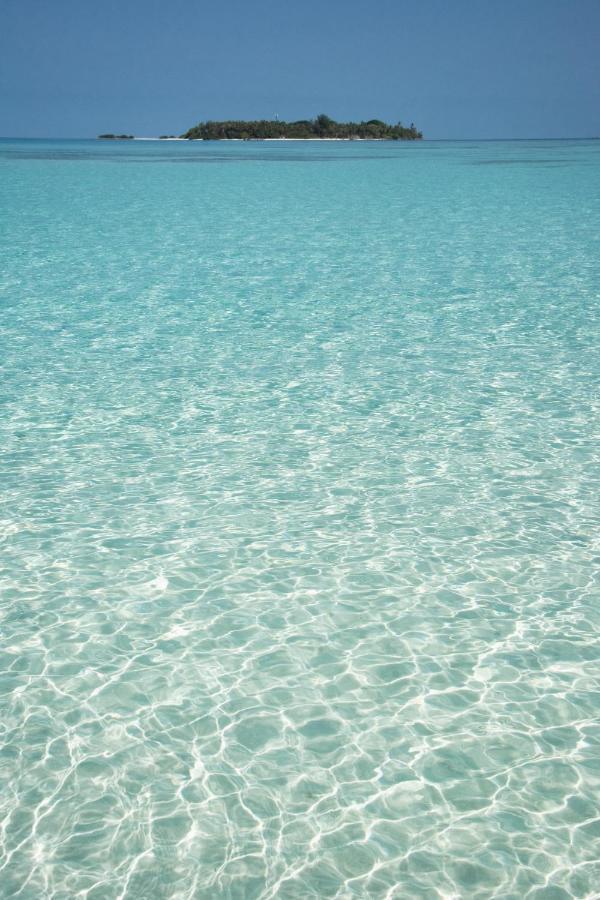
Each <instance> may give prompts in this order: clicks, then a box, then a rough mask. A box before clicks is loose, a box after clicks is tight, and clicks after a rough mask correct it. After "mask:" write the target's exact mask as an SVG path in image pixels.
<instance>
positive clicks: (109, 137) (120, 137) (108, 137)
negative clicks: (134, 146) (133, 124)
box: [98, 134, 133, 141]
mask: <svg viewBox="0 0 600 900" xmlns="http://www.w3.org/2000/svg"><path fill="white" fill-rule="evenodd" d="M98 140H99V141H132V140H133V135H132V134H99V135H98Z"/></svg>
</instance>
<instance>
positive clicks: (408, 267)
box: [0, 140, 600, 900]
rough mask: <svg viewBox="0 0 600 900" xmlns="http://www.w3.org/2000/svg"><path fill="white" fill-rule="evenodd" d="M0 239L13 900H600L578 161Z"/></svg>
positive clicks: (103, 188)
mask: <svg viewBox="0 0 600 900" xmlns="http://www.w3.org/2000/svg"><path fill="white" fill-rule="evenodd" d="M0 209H1V215H0V253H1V257H0V258H1V262H0V267H1V286H0V377H1V381H0V401H1V406H0V486H1V492H0V559H1V569H0V598H1V599H0V642H1V652H0V810H1V813H0V817H1V819H2V825H1V828H0V897H2V898H9V897H10V898H13V897H19V898H23V900H40V898H53V900H70V898H80V900H117V898H124V900H134V898H136V900H137V898H139V900H155V898H158V900H161V898H169V900H186V898H189V900H194V898H198V900H225V898H228V900H252V898H256V900H267V898H281V900H310V898H315V900H317V898H318V900H321V898H330V897H331V898H340V900H341V898H381V900H384V898H386V900H391V898H402V900H403V898H408V900H413V898H423V900H435V898H446V900H450V898H469V900H471V898H473V900H477V898H507V900H508V898H510V900H523V898H527V900H563V898H564V900H568V898H592V897H596V898H597V897H600V862H599V858H600V640H599V638H600V590H599V581H598V563H599V561H600V541H599V538H600V469H599V446H600V441H599V430H600V429H599V421H600V417H599V411H600V410H599V407H600V401H599V391H598V388H599V385H600V379H599V375H600V357H599V337H600V335H599V327H598V326H599V321H600V315H599V311H600V304H599V300H600V141H597V140H596V141H531V142H527V141H519V142H458V143H445V142H427V141H423V142H421V143H412V144H404V143H368V142H361V143H337V142H335V143H322V144H319V143H303V142H285V143H277V142H270V143H247V144H245V143H164V142H139V141H136V142H124V143H107V142H96V141H33V140H30V141H12V140H3V141H1V142H0Z"/></svg>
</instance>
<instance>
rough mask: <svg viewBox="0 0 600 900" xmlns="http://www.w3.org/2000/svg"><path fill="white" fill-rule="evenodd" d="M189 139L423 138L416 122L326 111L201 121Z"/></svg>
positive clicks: (188, 134) (190, 131)
mask: <svg viewBox="0 0 600 900" xmlns="http://www.w3.org/2000/svg"><path fill="white" fill-rule="evenodd" d="M181 136H182V137H183V138H187V139H188V140H204V141H223V140H232V139H234V138H237V139H238V140H264V139H265V138H290V139H291V140H293V139H296V140H301V139H303V138H345V139H346V140H353V139H354V140H360V139H362V140H388V141H390V140H391V141H397V140H401V141H415V140H419V139H420V138H422V137H423V135H422V133H421V132H420V131H417V129H416V128H415V126H414V125H412V124H411V125H410V126H408V127H406V126H405V125H402V123H401V122H398V124H397V125H388V124H387V123H386V122H382V121H381V120H380V119H370V120H369V121H368V122H335V121H334V120H333V119H330V118H329V116H326V115H325V114H324V113H322V114H321V115H319V116H317V117H316V119H313V120H312V121H309V120H308V119H301V120H300V121H298V122H281V121H279V120H270V119H260V120H257V121H249V122H246V121H241V120H230V121H226V122H213V121H208V122H200V123H199V124H198V125H195V126H194V127H193V128H190V129H189V131H186V132H185V134H182V135H181Z"/></svg>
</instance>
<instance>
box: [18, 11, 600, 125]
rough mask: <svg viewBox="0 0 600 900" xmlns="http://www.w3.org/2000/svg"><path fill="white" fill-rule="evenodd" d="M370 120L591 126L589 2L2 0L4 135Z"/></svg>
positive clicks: (599, 56) (599, 70)
mask: <svg viewBox="0 0 600 900" xmlns="http://www.w3.org/2000/svg"><path fill="white" fill-rule="evenodd" d="M320 112H326V113H327V114H328V115H330V116H332V117H333V118H337V119H361V118H382V119H386V120H388V121H398V120H402V121H403V122H404V123H406V124H408V123H410V122H411V121H414V122H415V124H416V125H417V126H418V127H419V128H421V129H422V130H423V131H424V132H425V136H426V137H431V138H470V137H483V138H493V137H553V136H556V137H568V136H595V135H600V0H210V2H209V0H0V134H2V135H4V136H23V137H35V136H40V137H45V136H50V137H68V136H71V137H93V136H95V135H96V134H98V133H99V132H103V131H114V132H121V131H126V132H131V133H134V134H138V135H157V134H163V133H176V134H179V133H181V132H182V131H184V130H186V129H187V128H188V127H189V126H191V125H193V124H195V123H196V122H198V121H199V120H202V119H208V118H217V119H225V118H272V117H273V116H274V115H275V114H277V115H279V117H280V118H282V119H284V118H285V119H297V118H312V117H313V116H314V115H317V114H318V113H320Z"/></svg>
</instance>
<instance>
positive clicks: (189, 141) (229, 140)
mask: <svg viewBox="0 0 600 900" xmlns="http://www.w3.org/2000/svg"><path fill="white" fill-rule="evenodd" d="M96 140H97V141H112V142H119V143H126V142H127V141H160V143H161V144H168V143H173V142H174V141H179V142H180V143H183V144H196V143H202V142H204V143H207V144H211V143H212V144H222V143H239V144H256V143H260V144H263V143H266V142H267V141H288V142H289V141H291V142H292V143H295V142H297V141H321V142H322V141H325V142H331V141H345V142H346V143H353V142H354V143H372V142H373V141H378V142H380V143H390V142H392V143H393V142H394V139H393V138H362V137H356V138H355V137H351V138H346V137H293V138H290V137H272V138H227V137H224V138H183V137H168V138H161V137H141V136H140V137H127V138H119V137H113V138H108V137H103V136H102V135H98V137H97V138H96ZM405 143H408V142H405Z"/></svg>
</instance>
